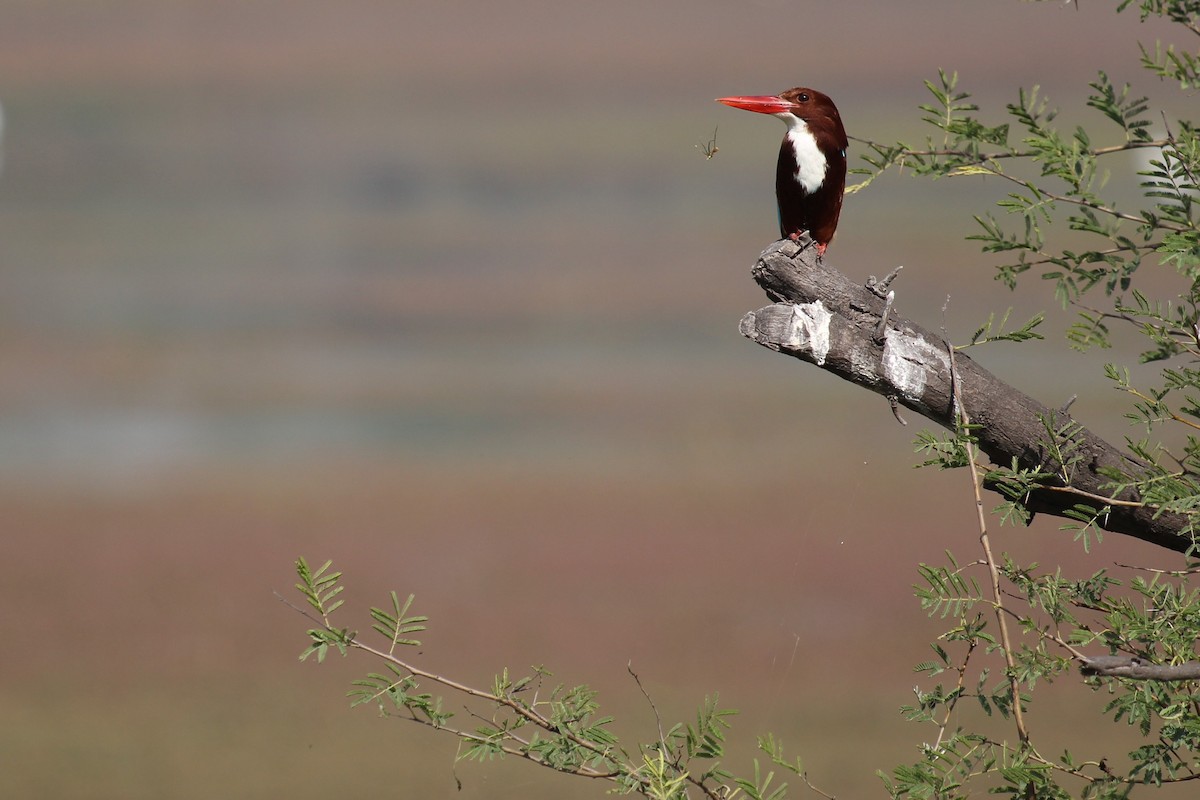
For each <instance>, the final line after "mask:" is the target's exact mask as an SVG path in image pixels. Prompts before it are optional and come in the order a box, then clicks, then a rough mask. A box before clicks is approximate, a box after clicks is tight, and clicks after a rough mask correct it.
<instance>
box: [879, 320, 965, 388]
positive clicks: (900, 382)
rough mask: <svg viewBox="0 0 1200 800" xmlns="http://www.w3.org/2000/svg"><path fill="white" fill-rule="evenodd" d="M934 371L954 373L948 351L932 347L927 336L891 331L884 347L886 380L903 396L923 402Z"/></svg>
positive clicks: (884, 374) (888, 332)
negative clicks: (926, 339)
mask: <svg viewBox="0 0 1200 800" xmlns="http://www.w3.org/2000/svg"><path fill="white" fill-rule="evenodd" d="M933 370H942V371H944V372H945V373H947V374H948V373H949V372H950V359H949V358H948V357H947V355H946V350H945V348H943V347H939V346H935V345H932V344H930V343H929V342H927V341H925V338H924V337H923V336H910V335H908V334H905V333H904V332H902V331H898V330H893V329H889V330H888V331H887V334H886V338H885V339H884V343H883V376H884V378H886V379H887V380H888V381H889V382H890V383H891V384H892V385H893V386H895V387H896V389H897V391H899V392H900V394H901V396H903V397H904V398H906V399H908V400H914V401H920V400H921V399H922V398H923V397H924V394H925V386H926V385H927V384H928V383H929V378H930V377H931V376H930V372H931V371H933Z"/></svg>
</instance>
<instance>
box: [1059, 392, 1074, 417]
mask: <svg viewBox="0 0 1200 800" xmlns="http://www.w3.org/2000/svg"><path fill="white" fill-rule="evenodd" d="M1078 399H1079V395H1077V394H1073V395H1071V396H1070V397H1068V398H1067V402H1065V403H1063V404H1062V408H1060V409H1058V413H1060V414H1062V415H1063V416H1066V415H1067V412H1069V411H1070V410H1071V406H1073V405H1075V401H1076V400H1078Z"/></svg>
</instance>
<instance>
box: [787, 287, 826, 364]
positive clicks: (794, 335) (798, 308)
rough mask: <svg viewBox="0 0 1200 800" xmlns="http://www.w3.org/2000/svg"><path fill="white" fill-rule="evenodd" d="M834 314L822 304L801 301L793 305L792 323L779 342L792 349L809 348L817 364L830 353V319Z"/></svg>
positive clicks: (822, 361)
mask: <svg viewBox="0 0 1200 800" xmlns="http://www.w3.org/2000/svg"><path fill="white" fill-rule="evenodd" d="M832 318H833V314H831V313H829V311H828V310H827V309H826V308H825V306H824V305H822V304H821V301H820V300H817V301H816V302H815V303H800V304H797V305H793V306H792V319H791V325H789V326H788V327H787V329H786V330H785V331H783V332H781V335H780V337H779V344H780V345H782V346H784V347H787V348H789V349H791V350H800V349H807V350H808V351H809V352H811V353H812V356H813V361H815V362H816V364H817V366H821V365H823V364H824V363H825V356H827V355H829V320H830V319H832Z"/></svg>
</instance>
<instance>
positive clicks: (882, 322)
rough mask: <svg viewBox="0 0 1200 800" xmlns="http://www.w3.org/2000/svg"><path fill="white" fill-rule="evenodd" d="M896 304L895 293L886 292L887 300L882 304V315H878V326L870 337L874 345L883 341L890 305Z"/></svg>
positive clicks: (890, 312)
mask: <svg viewBox="0 0 1200 800" xmlns="http://www.w3.org/2000/svg"><path fill="white" fill-rule="evenodd" d="M895 302H896V293H895V292H894V291H893V292H888V293H887V298H886V299H885V300H884V303H883V313H882V314H880V315H879V324H878V325H876V326H875V334H874V335H873V336H872V337H871V338H872V339H874V340H875V344H879V343H880V342H882V341H883V337H884V332H885V331H886V330H887V323H888V317H890V316H891V315H892V303H895Z"/></svg>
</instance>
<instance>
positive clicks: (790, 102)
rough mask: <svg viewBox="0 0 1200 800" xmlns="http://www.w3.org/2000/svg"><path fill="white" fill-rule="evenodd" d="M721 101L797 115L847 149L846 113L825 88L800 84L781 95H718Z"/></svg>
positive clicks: (779, 114)
mask: <svg viewBox="0 0 1200 800" xmlns="http://www.w3.org/2000/svg"><path fill="white" fill-rule="evenodd" d="M717 102H718V103H724V104H725V105H727V106H731V107H733V108H740V109H743V110H745V111H754V112H755V113H758V114H771V115H772V116H776V117H779V118H780V119H782V120H783V121H784V122H785V123H786V122H787V121H788V117H789V116H790V117H796V118H798V119H802V120H804V121H805V122H807V123H809V125H810V127H814V128H816V129H818V130H823V131H827V132H828V135H830V136H831V137H832V139H833V140H834V142H835V143H836V146H837V147H839V148H842V149H844V148H845V147H846V145H847V140H846V131H845V128H844V127H843V126H842V117H841V115H840V114H839V113H838V110H837V106H836V105H834V103H833V100H831V99H830V97H829V95H827V94H825V93H824V92H819V91H817V90H816V89H810V88H808V87H807V86H797V87H796V88H794V89H788V90H787V91H785V92H780V93H779V94H777V95H744V96H738V97H718V98H717Z"/></svg>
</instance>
